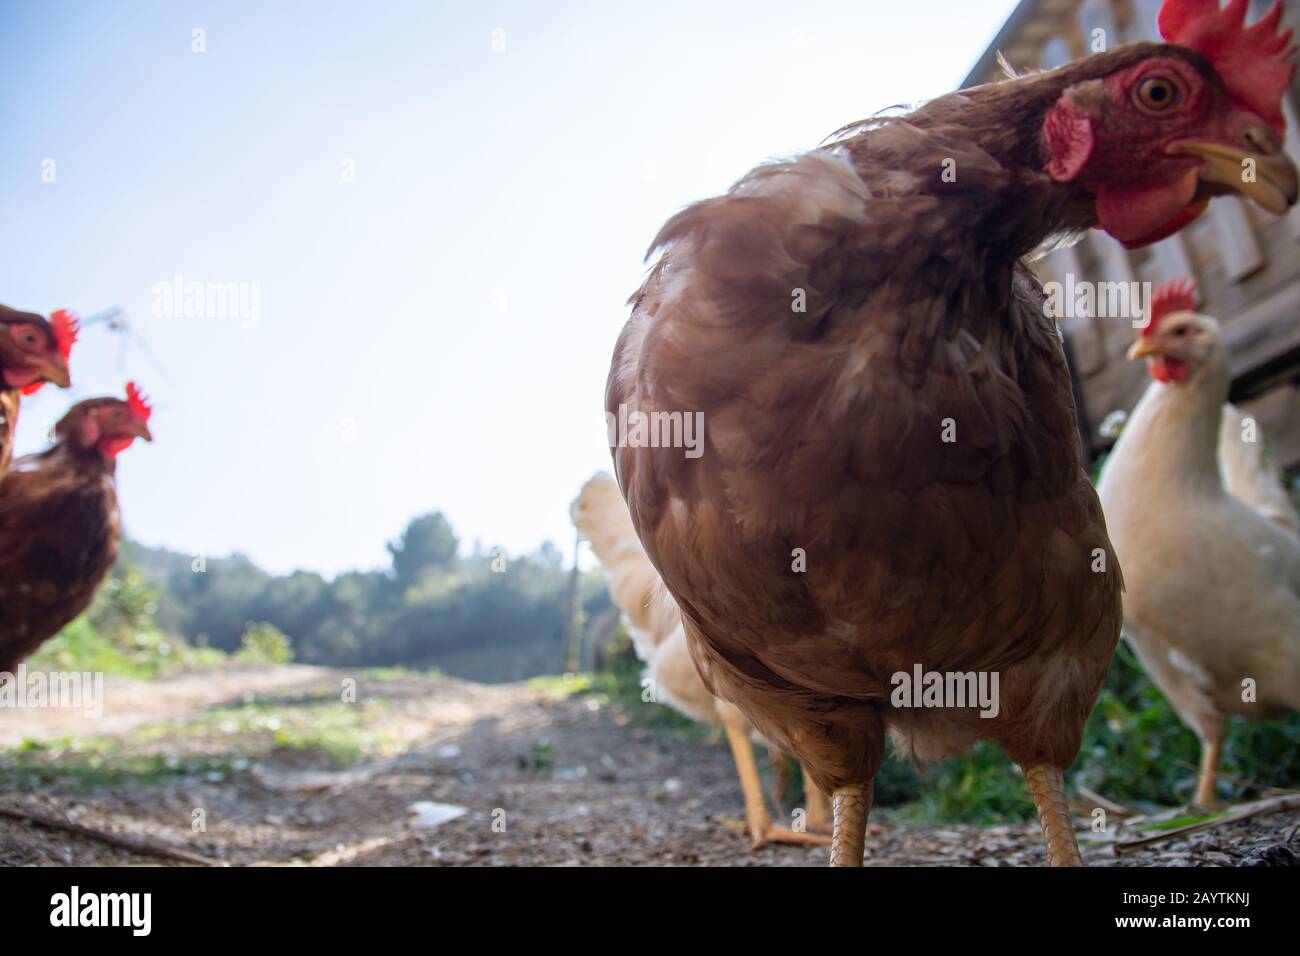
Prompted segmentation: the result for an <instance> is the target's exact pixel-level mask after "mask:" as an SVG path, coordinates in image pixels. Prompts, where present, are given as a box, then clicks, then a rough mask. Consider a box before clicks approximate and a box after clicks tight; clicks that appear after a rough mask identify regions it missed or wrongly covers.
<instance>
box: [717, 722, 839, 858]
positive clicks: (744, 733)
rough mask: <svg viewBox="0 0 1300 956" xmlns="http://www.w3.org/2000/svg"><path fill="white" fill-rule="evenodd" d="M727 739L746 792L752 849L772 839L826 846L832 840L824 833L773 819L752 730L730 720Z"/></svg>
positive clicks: (741, 787)
mask: <svg viewBox="0 0 1300 956" xmlns="http://www.w3.org/2000/svg"><path fill="white" fill-rule="evenodd" d="M727 742H728V743H729V744H731V756H732V758H733V759H734V760H735V761H736V773H737V774H738V775H739V776H740V789H741V791H742V792H743V793H744V795H745V829H746V830H748V831H749V835H750V838H751V839H752V840H753V841H754V842H753V845H752V846H751V847H750V849H752V850H757V849H759V848H760V847H763V846H766V845H767V844H769V843H796V844H801V845H803V846H825V845H826V843H827V842H829V841H828V840H827V839H826V837H825V836H823V835H821V834H818V833H800V832H799V831H797V830H792V829H790V828H789V827H782V826H777V825H776V824H775V823H773V822H772V814H771V812H770V811H769V810H768V809H767V802H766V801H765V800H764V799H763V781H762V780H761V779H760V778H759V776H758V763H757V762H756V761H755V760H754V745H753V743H752V742H751V741H750V739H749V732H748V730H747V729H746V728H744V727H738V726H736V725H734V724H727Z"/></svg>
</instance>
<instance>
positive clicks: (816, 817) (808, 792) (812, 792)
mask: <svg viewBox="0 0 1300 956" xmlns="http://www.w3.org/2000/svg"><path fill="white" fill-rule="evenodd" d="M801 769H803V805H804V809H805V810H806V811H807V812H808V815H807V817H806V818H805V820H806V822H807V824H808V829H809V830H812V831H813V832H814V833H830V832H831V807H830V803H828V802H827V800H826V794H824V793H822V792H821V790H820V789H819V788H818V786H817V784H815V783H813V782H812V777H810V776H808V771H807V769H806V768H802V767H801Z"/></svg>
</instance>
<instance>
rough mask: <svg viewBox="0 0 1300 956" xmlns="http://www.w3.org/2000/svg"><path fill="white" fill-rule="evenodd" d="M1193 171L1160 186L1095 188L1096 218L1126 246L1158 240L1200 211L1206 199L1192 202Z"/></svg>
mask: <svg viewBox="0 0 1300 956" xmlns="http://www.w3.org/2000/svg"><path fill="white" fill-rule="evenodd" d="M1195 196H1196V170H1195V169H1191V170H1188V171H1187V173H1186V174H1185V175H1183V176H1182V177H1180V178H1178V179H1176V180H1174V181H1173V182H1171V183H1167V184H1165V185H1160V186H1131V187H1123V186H1106V185H1103V186H1101V187H1100V188H1099V189H1098V190H1097V221H1098V225H1100V226H1101V228H1102V229H1105V230H1106V231H1107V232H1108V233H1110V234H1111V235H1112V236H1114V237H1115V238H1116V239H1118V240H1119V241H1120V242H1122V243H1123V244H1124V245H1125V246H1126V247H1127V248H1129V249H1135V248H1138V247H1139V246H1145V245H1150V244H1151V243H1153V242H1159V241H1160V240H1161V239H1164V238H1166V237H1167V236H1171V235H1173V234H1174V233H1175V232H1177V231H1178V230H1179V229H1181V228H1183V226H1185V225H1187V224H1188V223H1189V222H1191V221H1192V220H1193V219H1195V218H1196V217H1197V216H1199V215H1200V214H1201V213H1202V212H1204V211H1205V207H1206V206H1207V205H1208V202H1206V201H1202V202H1193V201H1192V200H1193V198H1194V197H1195Z"/></svg>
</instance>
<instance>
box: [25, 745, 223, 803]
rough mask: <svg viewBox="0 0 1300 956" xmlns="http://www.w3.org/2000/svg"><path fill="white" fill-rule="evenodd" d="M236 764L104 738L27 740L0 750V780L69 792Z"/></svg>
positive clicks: (220, 769) (139, 783) (158, 780)
mask: <svg viewBox="0 0 1300 956" xmlns="http://www.w3.org/2000/svg"><path fill="white" fill-rule="evenodd" d="M239 763H240V761H239V760H238V758H237V757H234V756H231V755H227V754H215V755H212V754H193V755H186V756H183V757H176V756H168V755H162V754H151V753H139V752H132V751H131V750H130V749H129V748H128V745H127V743H126V742H125V741H122V740H119V739H115V738H109V737H91V738H67V739H63V740H51V741H45V742H41V743H38V742H36V741H31V740H28V741H24V742H23V743H22V744H21V745H20V746H18V747H15V748H12V749H9V750H0V782H2V783H3V785H4V787H5V788H6V789H8V788H16V789H38V788H43V787H50V786H54V785H57V786H59V787H62V788H65V789H68V790H73V791H86V790H94V789H97V788H101V787H116V786H125V785H131V786H150V785H155V784H159V783H163V782H165V781H166V780H169V779H175V778H178V777H190V776H198V775H202V774H208V773H222V774H226V773H229V772H231V771H232V770H234V769H239Z"/></svg>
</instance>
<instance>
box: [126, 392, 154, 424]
mask: <svg viewBox="0 0 1300 956" xmlns="http://www.w3.org/2000/svg"><path fill="white" fill-rule="evenodd" d="M126 403H127V404H128V405H130V406H131V414H133V415H134V416H135V417H136V418H138V419H140V421H142V422H145V423H146V424H147V423H148V421H149V416H150V415H152V414H153V406H151V405H150V404H149V400H148V399H147V398H145V397H144V393H143V392H141V391H140V389H138V388H136V385H135V382H127V383H126Z"/></svg>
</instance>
